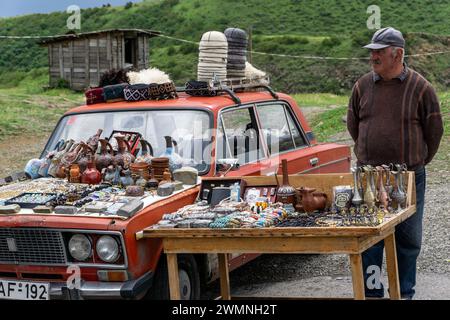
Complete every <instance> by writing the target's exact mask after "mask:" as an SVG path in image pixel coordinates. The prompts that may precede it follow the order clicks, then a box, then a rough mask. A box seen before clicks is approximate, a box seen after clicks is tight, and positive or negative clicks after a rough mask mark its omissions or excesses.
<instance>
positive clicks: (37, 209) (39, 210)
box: [33, 206, 53, 213]
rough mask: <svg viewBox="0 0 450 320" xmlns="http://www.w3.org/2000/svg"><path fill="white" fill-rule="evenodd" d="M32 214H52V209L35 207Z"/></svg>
mask: <svg viewBox="0 0 450 320" xmlns="http://www.w3.org/2000/svg"><path fill="white" fill-rule="evenodd" d="M33 212H34V213H52V212H53V207H49V206H36V207H34V208H33Z"/></svg>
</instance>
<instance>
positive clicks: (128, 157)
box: [114, 135, 135, 169]
mask: <svg viewBox="0 0 450 320" xmlns="http://www.w3.org/2000/svg"><path fill="white" fill-rule="evenodd" d="M114 138H115V139H116V140H117V146H118V151H117V154H116V155H115V156H114V164H115V165H116V166H121V167H123V168H124V169H128V168H129V167H130V164H131V163H133V162H134V159H135V157H134V156H133V155H132V154H131V149H130V145H129V144H128V143H127V142H126V141H125V137H124V136H119V135H116V136H114Z"/></svg>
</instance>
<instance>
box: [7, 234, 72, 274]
mask: <svg viewBox="0 0 450 320" xmlns="http://www.w3.org/2000/svg"><path fill="white" fill-rule="evenodd" d="M66 263H67V259H66V253H65V249H64V240H63V237H62V234H61V232H60V231H55V230H46V229H31V228H30V229H28V228H0V264H19V265H21V264H25V265H65V264H66Z"/></svg>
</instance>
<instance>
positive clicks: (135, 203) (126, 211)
mask: <svg viewBox="0 0 450 320" xmlns="http://www.w3.org/2000/svg"><path fill="white" fill-rule="evenodd" d="M143 207H144V202H142V201H141V200H137V199H136V200H132V201H130V202H128V203H127V204H125V205H123V206H122V207H121V208H120V209H119V210H117V215H119V216H123V217H126V218H130V217H132V216H134V215H135V214H136V213H137V212H139V210H141V209H142V208H143Z"/></svg>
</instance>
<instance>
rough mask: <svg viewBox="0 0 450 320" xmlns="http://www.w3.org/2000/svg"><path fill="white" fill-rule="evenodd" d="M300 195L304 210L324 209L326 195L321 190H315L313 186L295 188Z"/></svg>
mask: <svg viewBox="0 0 450 320" xmlns="http://www.w3.org/2000/svg"><path fill="white" fill-rule="evenodd" d="M297 190H298V192H299V193H300V197H301V199H302V200H301V205H302V208H303V210H304V211H305V212H308V213H310V212H314V211H316V210H324V209H325V207H326V205H327V195H326V194H325V193H323V192H315V191H316V189H315V188H307V187H301V188H297Z"/></svg>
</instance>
